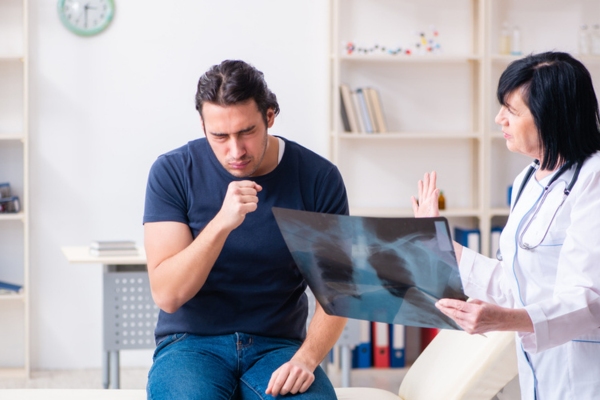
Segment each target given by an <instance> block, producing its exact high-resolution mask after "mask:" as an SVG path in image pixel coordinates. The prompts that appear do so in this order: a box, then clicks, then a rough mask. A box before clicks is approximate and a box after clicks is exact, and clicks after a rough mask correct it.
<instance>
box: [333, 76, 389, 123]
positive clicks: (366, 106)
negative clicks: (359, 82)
mask: <svg viewBox="0 0 600 400" xmlns="http://www.w3.org/2000/svg"><path fill="white" fill-rule="evenodd" d="M340 96H341V102H340V103H341V107H340V111H341V115H342V124H343V125H344V131H346V132H357V133H361V132H362V133H385V132H387V126H386V122H385V118H384V115H383V108H382V107H381V100H380V97H379V92H378V91H377V90H376V89H373V88H371V87H364V88H358V89H356V90H354V91H353V90H351V89H350V86H348V85H346V84H344V83H343V84H341V85H340Z"/></svg>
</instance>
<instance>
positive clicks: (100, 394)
mask: <svg viewBox="0 0 600 400" xmlns="http://www.w3.org/2000/svg"><path fill="white" fill-rule="evenodd" d="M0 399H7V400H8V399H10V400H146V390H145V389H136V390H125V389H2V390H0Z"/></svg>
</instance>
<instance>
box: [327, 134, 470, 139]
mask: <svg viewBox="0 0 600 400" xmlns="http://www.w3.org/2000/svg"><path fill="white" fill-rule="evenodd" d="M332 135H333V136H334V137H335V136H336V135H337V137H338V138H340V139H345V140H386V139H393V140H406V139H411V140H413V139H423V140H427V139H479V138H481V134H479V133H477V132H387V133H351V132H342V133H336V132H332Z"/></svg>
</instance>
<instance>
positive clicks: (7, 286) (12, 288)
mask: <svg viewBox="0 0 600 400" xmlns="http://www.w3.org/2000/svg"><path fill="white" fill-rule="evenodd" d="M22 292H23V286H21V285H15V284H14V283H8V282H5V281H0V296H1V295H9V294H19V293H22Z"/></svg>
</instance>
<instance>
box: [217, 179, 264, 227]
mask: <svg viewBox="0 0 600 400" xmlns="http://www.w3.org/2000/svg"><path fill="white" fill-rule="evenodd" d="M261 190H262V186H260V185H259V184H257V183H255V182H252V181H233V182H231V183H230V184H229V186H228V187H227V193H226V194H225V199H224V200H223V205H222V206H221V210H220V211H219V213H218V214H217V218H218V220H219V221H220V223H221V224H223V227H225V228H227V229H229V230H234V229H235V228H237V227H238V226H240V225H241V224H242V222H244V219H245V218H246V214H248V213H251V212H254V211H256V209H257V208H258V192H260V191H261Z"/></svg>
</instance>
